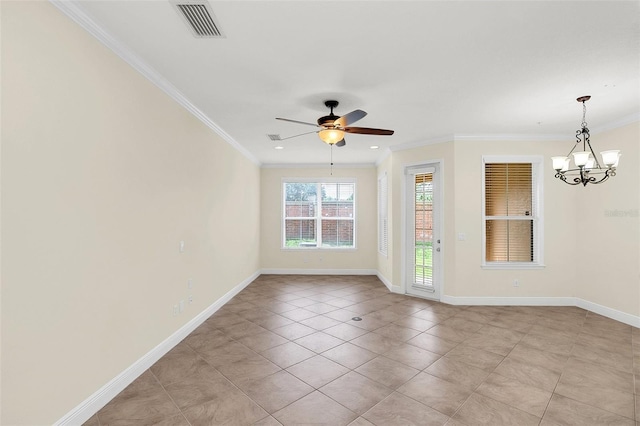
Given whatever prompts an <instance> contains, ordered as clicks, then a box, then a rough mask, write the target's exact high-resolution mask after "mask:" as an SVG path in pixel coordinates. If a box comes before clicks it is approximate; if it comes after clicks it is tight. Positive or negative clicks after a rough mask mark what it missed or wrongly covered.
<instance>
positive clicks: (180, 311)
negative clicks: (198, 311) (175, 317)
mask: <svg viewBox="0 0 640 426" xmlns="http://www.w3.org/2000/svg"><path fill="white" fill-rule="evenodd" d="M182 311H184V299H183V300H181V301H180V304H179V308H178V312H179V313H182Z"/></svg>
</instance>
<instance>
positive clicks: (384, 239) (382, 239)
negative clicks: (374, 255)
mask: <svg viewBox="0 0 640 426" xmlns="http://www.w3.org/2000/svg"><path fill="white" fill-rule="evenodd" d="M378 253H380V254H381V255H383V256H385V257H387V256H388V253H389V179H388V178H387V172H384V173H383V174H381V175H380V176H379V177H378Z"/></svg>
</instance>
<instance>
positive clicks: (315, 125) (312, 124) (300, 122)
mask: <svg viewBox="0 0 640 426" xmlns="http://www.w3.org/2000/svg"><path fill="white" fill-rule="evenodd" d="M276 120H282V121H288V122H290V123H298V124H306V125H307V126H313V127H320V126H318V125H317V124H316V123H307V122H306V121H298V120H291V119H289V118H280V117H276Z"/></svg>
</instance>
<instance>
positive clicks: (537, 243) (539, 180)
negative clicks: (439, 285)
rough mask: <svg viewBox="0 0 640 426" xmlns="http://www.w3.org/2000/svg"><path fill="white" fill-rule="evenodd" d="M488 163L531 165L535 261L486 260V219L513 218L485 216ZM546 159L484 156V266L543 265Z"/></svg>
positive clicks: (530, 156) (522, 266) (515, 266)
mask: <svg viewBox="0 0 640 426" xmlns="http://www.w3.org/2000/svg"><path fill="white" fill-rule="evenodd" d="M487 163H528V164H531V187H532V193H533V194H532V195H533V199H534V200H535V202H534V203H533V204H534V205H533V206H532V209H533V210H532V212H531V216H532V218H531V220H532V221H533V230H534V231H533V261H532V262H488V261H487V260H486V259H487V241H486V238H487V219H488V218H491V219H505V220H513V219H514V218H513V217H509V216H505V217H502V216H487V215H486V211H485V209H486V199H485V195H486V194H485V192H486V182H485V164H487ZM543 182H544V159H543V157H542V156H541V155H483V156H482V207H481V208H482V264H481V266H482V268H483V269H541V268H544V266H545V265H544V215H543V212H544V205H543V201H544V190H543Z"/></svg>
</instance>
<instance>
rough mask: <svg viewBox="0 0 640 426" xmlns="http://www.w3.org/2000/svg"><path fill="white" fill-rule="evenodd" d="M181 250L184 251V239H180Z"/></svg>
mask: <svg viewBox="0 0 640 426" xmlns="http://www.w3.org/2000/svg"><path fill="white" fill-rule="evenodd" d="M179 250H180V253H184V241H180V246H179Z"/></svg>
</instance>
